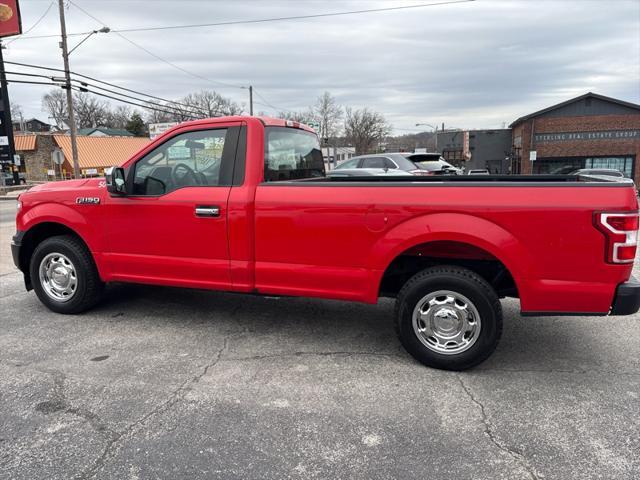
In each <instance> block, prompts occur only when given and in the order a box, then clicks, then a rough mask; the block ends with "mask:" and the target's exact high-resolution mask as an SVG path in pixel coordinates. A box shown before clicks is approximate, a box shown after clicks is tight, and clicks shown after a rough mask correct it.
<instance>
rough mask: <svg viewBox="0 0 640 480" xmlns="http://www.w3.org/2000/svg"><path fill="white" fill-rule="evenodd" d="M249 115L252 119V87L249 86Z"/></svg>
mask: <svg viewBox="0 0 640 480" xmlns="http://www.w3.org/2000/svg"><path fill="white" fill-rule="evenodd" d="M249 115H251V116H252V117H253V86H252V85H249Z"/></svg>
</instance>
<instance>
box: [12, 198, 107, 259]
mask: <svg viewBox="0 0 640 480" xmlns="http://www.w3.org/2000/svg"><path fill="white" fill-rule="evenodd" d="M85 208H87V209H88V208H93V207H85ZM97 220H98V219H95V221H94V222H93V223H90V222H89V220H88V218H87V217H85V216H84V215H82V214H80V213H79V212H78V211H76V210H75V209H74V208H72V207H70V206H68V205H65V204H63V203H40V204H38V205H34V206H32V207H30V208H29V209H28V210H27V211H25V212H24V213H22V214H21V215H19V216H18V219H17V222H16V227H17V229H18V230H21V231H25V232H26V231H28V230H30V229H32V228H33V227H35V226H37V225H40V224H43V223H59V224H61V225H64V226H65V227H67V228H69V229H70V230H73V231H74V232H75V233H76V234H77V235H78V236H79V237H80V238H81V239H82V240H83V241H84V242H85V243H86V244H87V246H88V247H89V250H90V251H91V252H92V253H93V252H101V251H102V250H103V248H102V247H103V245H102V243H103V241H102V238H101V235H99V232H98V231H97V230H96V228H95V225H98V224H99V221H97Z"/></svg>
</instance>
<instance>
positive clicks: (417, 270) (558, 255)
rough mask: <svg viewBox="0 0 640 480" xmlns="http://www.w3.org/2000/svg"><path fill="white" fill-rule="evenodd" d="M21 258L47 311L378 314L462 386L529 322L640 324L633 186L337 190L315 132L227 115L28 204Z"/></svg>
mask: <svg viewBox="0 0 640 480" xmlns="http://www.w3.org/2000/svg"><path fill="white" fill-rule="evenodd" d="M19 208H20V210H19V213H18V216H17V221H16V222H17V233H16V235H15V237H14V238H13V242H12V249H13V256H14V260H15V263H16V265H17V266H18V268H19V269H20V270H22V272H23V273H24V278H25V284H26V287H27V289H32V288H33V289H34V290H35V292H36V294H37V296H38V297H39V299H40V300H41V301H42V303H44V304H45V305H46V306H47V307H49V308H50V309H51V310H53V311H55V312H60V313H78V312H82V311H84V310H86V309H88V308H90V307H91V306H93V305H94V304H95V303H96V302H97V301H98V300H99V298H100V294H101V292H102V290H103V287H104V285H105V284H106V283H109V282H133V283H145V284H157V285H170V286H176V287H189V288H201V289H211V290H227V291H234V292H244V293H253V294H261V295H283V296H284V295H295V296H309V297H321V298H333V299H342V300H351V301H358V302H367V303H376V302H377V301H378V299H379V298H380V297H394V298H396V312H395V317H396V318H395V322H396V327H397V332H398V335H399V337H400V340H401V342H402V344H403V345H404V346H405V348H406V349H407V350H408V351H409V352H410V353H411V354H412V355H413V356H414V357H415V358H416V359H418V360H419V361H420V362H422V363H424V364H426V365H429V366H434V367H438V368H445V369H452V370H460V369H465V368H469V367H471V366H473V365H476V364H478V363H480V362H482V361H483V360H484V359H486V358H487V357H488V356H489V355H490V354H491V353H492V352H493V350H494V349H495V347H496V345H497V342H498V340H499V338H500V334H501V331H502V313H501V306H500V298H504V297H516V298H519V299H520V305H521V311H522V314H523V315H609V314H611V315H628V314H632V313H635V312H636V311H637V310H638V308H640V284H639V283H636V282H635V280H633V279H630V276H631V270H632V265H633V261H634V258H635V254H636V236H637V231H638V201H637V197H636V190H635V188H634V184H633V182H631V181H630V180H625V179H614V178H609V179H607V178H606V177H601V178H597V177H582V176H473V175H471V176H451V177H450V178H448V177H442V176H439V177H417V178H416V177H407V178H404V177H402V178H401V177H366V178H357V177H335V178H329V177H326V176H325V168H324V162H323V159H322V155H321V151H320V148H319V144H318V138H317V136H316V135H315V133H314V132H313V131H312V130H311V129H310V128H308V127H307V126H305V125H301V124H298V123H296V122H290V121H284V120H277V119H271V118H262V117H261V118H258V117H226V118H215V119H208V120H198V121H194V122H188V123H184V124H181V125H179V126H177V127H175V128H173V129H172V130H170V131H168V132H166V133H165V134H164V135H163V136H161V137H159V138H157V139H156V140H155V141H153V142H152V143H150V144H149V145H148V146H147V147H146V148H144V149H143V150H141V151H140V152H139V153H137V154H136V155H134V156H133V157H132V158H131V159H130V160H128V161H127V162H125V163H124V165H122V167H116V168H114V169H113V170H112V172H111V173H110V174H109V175H108V176H107V179H106V180H105V179H84V180H71V181H65V182H57V183H48V184H45V185H41V186H37V187H34V188H32V189H31V190H29V191H28V192H26V193H24V194H22V195H21V196H20V198H19Z"/></svg>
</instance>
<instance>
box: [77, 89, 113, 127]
mask: <svg viewBox="0 0 640 480" xmlns="http://www.w3.org/2000/svg"><path fill="white" fill-rule="evenodd" d="M73 111H74V113H75V115H76V123H77V124H78V128H92V127H99V126H102V125H104V124H105V123H106V122H107V117H108V112H109V104H108V103H106V102H103V101H100V100H98V99H97V98H96V97H94V96H92V95H88V94H86V93H80V92H78V93H75V94H74V95H73Z"/></svg>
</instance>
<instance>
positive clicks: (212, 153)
mask: <svg viewBox="0 0 640 480" xmlns="http://www.w3.org/2000/svg"><path fill="white" fill-rule="evenodd" d="M226 137H227V129H217V130H199V131H194V132H187V133H182V134H180V135H176V136H175V137H173V138H171V139H169V140H168V141H166V142H165V143H163V144H162V145H160V146H158V147H157V148H156V149H154V150H152V151H151V152H149V153H148V154H147V155H145V156H144V157H143V158H141V159H140V160H138V161H137V162H136V164H135V173H134V177H133V194H134V195H164V194H166V193H169V192H172V191H174V190H177V189H178V188H182V187H204V186H216V185H219V179H220V169H221V166H222V157H223V150H224V146H225V140H226Z"/></svg>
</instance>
